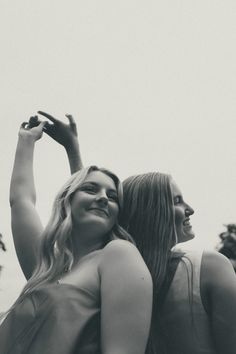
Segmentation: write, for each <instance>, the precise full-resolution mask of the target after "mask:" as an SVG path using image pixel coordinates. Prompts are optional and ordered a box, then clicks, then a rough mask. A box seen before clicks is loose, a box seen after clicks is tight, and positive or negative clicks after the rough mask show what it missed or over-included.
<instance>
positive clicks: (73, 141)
mask: <svg viewBox="0 0 236 354" xmlns="http://www.w3.org/2000/svg"><path fill="white" fill-rule="evenodd" d="M38 113H39V114H40V115H42V116H44V117H46V118H47V119H49V120H50V121H51V122H52V124H49V123H47V124H46V125H45V126H44V132H45V133H46V134H48V135H49V136H50V137H51V138H52V139H54V140H55V141H56V142H58V143H59V144H60V145H62V146H63V147H64V148H65V150H66V154H67V157H68V161H69V164H70V171H71V174H73V173H74V172H77V171H79V170H80V169H81V168H83V163H82V157H81V153H80V148H79V142H78V133H77V127H76V123H75V120H74V118H73V117H72V115H70V114H66V117H67V118H68V120H69V124H66V123H63V122H61V121H60V120H58V119H56V118H54V117H53V116H51V115H50V114H48V113H45V112H42V111H38Z"/></svg>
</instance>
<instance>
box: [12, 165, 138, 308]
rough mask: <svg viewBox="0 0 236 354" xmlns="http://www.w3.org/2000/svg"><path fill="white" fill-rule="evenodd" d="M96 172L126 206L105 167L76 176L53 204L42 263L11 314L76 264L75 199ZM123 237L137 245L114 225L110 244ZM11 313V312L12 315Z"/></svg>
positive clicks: (114, 178)
mask: <svg viewBox="0 0 236 354" xmlns="http://www.w3.org/2000/svg"><path fill="white" fill-rule="evenodd" d="M92 171H101V172H103V173H104V174H106V175H108V176H109V177H110V178H111V179H112V180H113V181H114V183H115V186H116V189H117V194H118V205H119V209H121V208H122V205H123V188H122V184H121V182H120V180H119V179H118V177H117V176H116V175H115V174H113V173H112V172H110V171H109V170H107V169H104V168H98V167H97V166H90V167H87V168H84V169H82V170H80V171H78V172H76V173H74V174H73V175H72V176H71V177H70V179H69V180H68V181H67V182H66V183H65V184H64V186H63V187H62V188H61V190H60V191H59V193H58V194H57V196H56V198H55V201H54V203H53V208H52V214H51V217H50V219H49V221H48V224H47V226H46V228H45V230H44V231H43V233H42V235H41V239H42V242H41V245H40V250H39V260H38V264H37V266H36V269H35V271H34V273H33V275H32V276H31V278H30V279H29V280H28V282H27V284H26V285H25V287H24V288H23V290H22V292H21V294H20V296H19V298H18V299H17V300H16V302H15V303H14V304H13V306H12V307H11V308H10V310H9V311H11V310H12V309H13V308H14V307H15V306H16V305H17V304H18V303H20V302H22V301H23V300H24V298H25V297H26V295H28V294H29V293H32V291H33V290H35V289H37V288H39V287H41V286H42V285H44V284H47V283H52V282H54V281H56V280H57V279H58V277H60V276H61V275H62V274H63V273H64V272H65V271H68V270H70V269H71V267H72V265H73V264H74V256H75V253H74V248H73V243H72V237H71V232H72V226H73V221H72V213H71V200H72V196H73V194H74V193H75V191H76V190H78V188H79V187H80V185H81V184H82V183H83V182H84V180H85V179H86V177H87V176H88V174H89V173H90V172H92ZM116 238H120V239H124V240H128V241H130V242H132V243H134V241H133V239H132V237H131V236H130V235H129V234H128V233H127V232H126V231H125V230H124V229H123V228H122V227H121V226H120V225H119V224H118V221H117V222H116V223H115V225H114V226H113V228H112V230H111V231H110V232H109V234H108V235H107V240H106V242H109V241H110V240H113V239H116ZM9 311H8V312H9Z"/></svg>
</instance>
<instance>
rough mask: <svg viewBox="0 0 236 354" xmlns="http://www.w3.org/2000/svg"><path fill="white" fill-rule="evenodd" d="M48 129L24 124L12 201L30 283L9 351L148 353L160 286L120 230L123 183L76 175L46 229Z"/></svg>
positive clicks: (5, 331)
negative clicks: (39, 172)
mask: <svg viewBox="0 0 236 354" xmlns="http://www.w3.org/2000/svg"><path fill="white" fill-rule="evenodd" d="M44 126H45V122H41V123H40V124H37V126H34V125H33V124H32V125H30V124H27V123H24V124H23V125H22V127H21V129H20V132H19V140H18V145H17V149H16V156H15V163H14V168H13V174H12V180H11V189H10V202H11V210H12V232H13V236H14V241H15V246H16V250H17V255H18V258H19V260H20V263H21V267H22V270H23V271H24V274H25V276H26V278H27V279H28V282H27V284H26V286H25V287H24V289H23V291H22V293H21V294H20V296H19V298H18V299H17V300H16V302H15V303H14V304H13V306H12V307H11V309H10V310H9V311H8V314H7V317H6V318H5V320H4V321H3V323H2V325H1V327H0V348H1V349H0V351H1V354H10V353H12V354H13V353H14V354H23V353H24V354H26V353H27V354H41V353H44V354H49V353H50V354H52V353H53V354H77V353H78V354H93V353H94V354H99V353H102V354H103V353H104V354H113V353H114V354H117V353H122V354H143V353H144V352H145V347H146V343H147V339H148V333H149V326H150V321H151V306H152V281H151V276H150V273H149V272H148V270H147V267H146V265H145V263H144V262H143V259H142V257H141V256H140V254H139V252H138V250H137V248H136V247H135V246H134V245H133V244H132V242H133V241H132V238H131V237H130V236H129V234H128V233H127V232H125V231H124V229H122V228H121V227H120V226H119V224H118V215H119V213H120V210H121V208H122V186H121V184H120V181H119V179H118V178H117V177H116V176H115V175H114V174H113V173H111V172H110V171H108V170H106V169H101V168H98V167H96V166H91V167H88V168H83V169H81V170H80V171H79V172H76V173H74V174H73V175H72V176H71V178H70V179H69V180H68V181H67V183H66V184H65V185H64V186H63V187H62V189H61V190H60V191H59V193H58V195H57V197H56V199H55V202H54V205H53V211H52V215H51V218H50V220H49V222H48V224H47V226H46V228H45V229H44V230H43V227H42V225H41V222H40V219H39V216H38V214H37V211H36V209H35V201H36V193H35V187H34V178H33V153H34V146H35V142H36V141H37V140H38V139H40V138H41V136H42V133H43V128H44Z"/></svg>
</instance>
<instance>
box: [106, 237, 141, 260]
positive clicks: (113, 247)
mask: <svg viewBox="0 0 236 354" xmlns="http://www.w3.org/2000/svg"><path fill="white" fill-rule="evenodd" d="M103 254H104V256H105V257H107V256H110V255H111V256H123V257H127V256H128V255H129V256H132V255H133V256H134V257H139V258H140V257H141V255H140V253H139V251H138V249H137V247H136V246H135V245H133V244H132V243H131V242H129V241H126V240H113V241H110V242H109V243H108V244H107V245H106V246H105V247H104V249H103Z"/></svg>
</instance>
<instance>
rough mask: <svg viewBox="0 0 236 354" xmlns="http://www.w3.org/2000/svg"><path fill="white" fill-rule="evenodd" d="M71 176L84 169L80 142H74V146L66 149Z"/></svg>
mask: <svg viewBox="0 0 236 354" xmlns="http://www.w3.org/2000/svg"><path fill="white" fill-rule="evenodd" d="M65 150H66V153H67V157H68V161H69V165H70V172H71V174H73V173H75V172H77V171H79V170H81V169H82V168H83V162H82V157H81V153H80V148H79V144H78V141H76V142H74V143H73V145H72V146H70V147H68V148H65Z"/></svg>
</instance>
